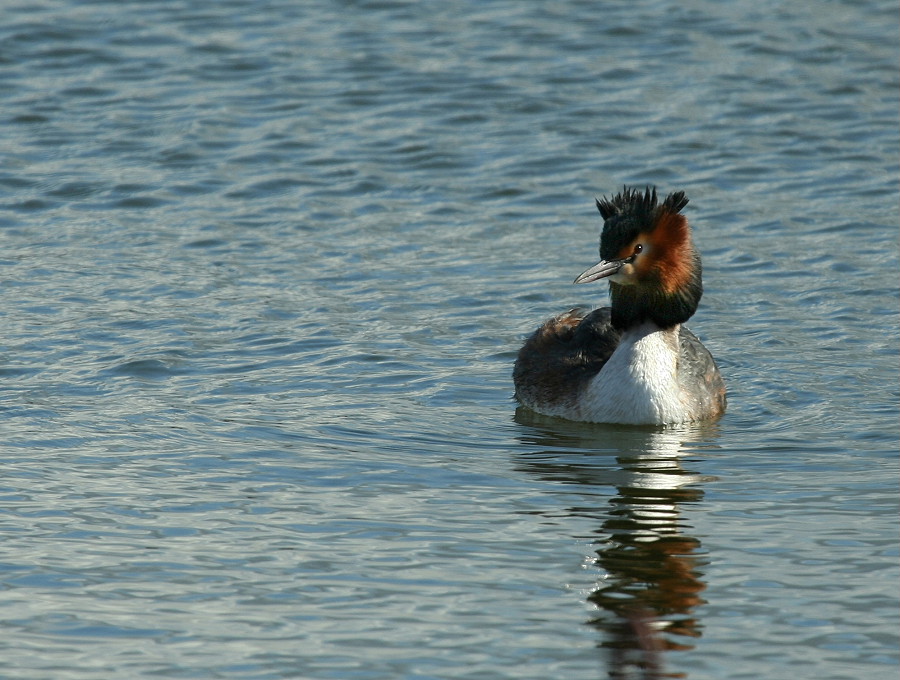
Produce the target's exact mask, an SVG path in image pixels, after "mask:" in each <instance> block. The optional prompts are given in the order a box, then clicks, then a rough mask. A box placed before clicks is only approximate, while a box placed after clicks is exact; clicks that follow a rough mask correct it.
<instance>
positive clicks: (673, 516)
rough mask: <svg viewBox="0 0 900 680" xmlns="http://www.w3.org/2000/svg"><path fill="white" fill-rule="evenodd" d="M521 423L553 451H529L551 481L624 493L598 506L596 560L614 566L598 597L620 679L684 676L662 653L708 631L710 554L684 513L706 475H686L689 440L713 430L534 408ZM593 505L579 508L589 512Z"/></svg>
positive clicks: (594, 597)
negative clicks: (702, 617)
mask: <svg viewBox="0 0 900 680" xmlns="http://www.w3.org/2000/svg"><path fill="white" fill-rule="evenodd" d="M516 420H517V421H518V422H520V423H521V424H527V425H530V426H532V427H534V428H535V429H533V430H531V434H532V435H533V438H532V437H529V443H531V444H539V445H542V446H544V447H545V450H543V451H541V452H540V453H535V454H533V455H531V456H529V455H527V454H526V455H523V456H521V457H520V464H521V467H522V468H523V469H525V470H527V471H528V472H530V473H532V474H535V475H536V476H538V477H540V478H541V479H545V480H554V481H558V482H563V483H568V484H578V485H583V486H587V487H593V488H597V487H602V486H607V487H608V486H613V487H615V489H616V490H617V494H616V495H615V496H614V497H612V498H611V499H610V500H609V502H608V506H607V509H605V510H604V509H603V508H602V507H598V508H593V509H591V510H590V511H589V513H590V514H591V515H592V516H596V517H598V519H600V520H601V525H600V527H599V528H598V529H596V531H595V533H596V534H598V535H600V536H602V538H600V539H599V540H598V541H597V543H596V554H597V556H596V559H595V561H594V563H595V564H596V565H597V566H598V567H599V568H600V569H601V570H602V571H603V572H604V575H603V577H602V579H601V580H600V582H599V583H598V585H597V587H596V588H595V589H594V591H593V592H591V594H590V595H589V596H588V600H589V601H590V602H591V603H592V604H594V605H596V606H597V608H598V615H597V616H596V617H595V618H594V619H593V620H592V621H591V622H590V623H591V625H593V626H594V627H596V628H597V629H598V630H600V631H602V632H603V633H604V635H603V638H602V639H601V643H600V645H601V646H602V647H603V648H606V649H608V650H609V652H610V677H611V678H615V679H616V680H651V679H654V678H666V677H684V676H683V675H678V674H674V675H673V674H666V673H664V672H663V671H662V670H661V668H662V654H663V653H665V652H666V651H670V650H687V649H691V648H692V647H693V643H692V640H693V639H695V638H697V637H699V636H700V634H701V629H702V626H701V624H700V621H699V620H698V619H697V617H696V614H695V609H696V607H697V606H698V605H700V604H703V602H704V600H703V599H702V597H701V593H702V591H703V590H704V589H705V588H706V585H705V583H704V582H703V580H702V576H703V574H702V571H701V570H702V568H703V565H704V564H705V563H706V557H705V555H703V553H702V547H701V545H700V541H699V540H698V539H696V538H694V537H692V536H690V535H689V534H688V533H687V531H688V530H689V529H690V527H689V526H688V525H687V524H686V523H685V521H684V519H683V518H682V516H681V508H682V507H683V506H684V505H686V504H687V505H689V504H692V503H696V502H698V501H700V499H701V498H702V497H703V491H702V488H700V486H699V484H701V483H702V482H703V481H704V479H703V478H702V477H700V476H698V475H694V474H690V473H688V472H686V471H685V470H684V469H683V468H682V466H681V463H680V460H679V457H680V456H681V455H682V453H681V448H682V441H683V440H684V439H686V438H690V439H691V440H693V441H698V440H702V439H704V438H705V436H707V435H708V434H709V433H708V432H707V430H709V429H711V428H710V427H706V428H700V427H698V428H696V429H695V430H682V431H680V432H675V431H672V430H664V431H647V430H642V429H637V428H612V427H608V426H596V425H577V424H573V423H561V422H560V421H558V420H554V419H550V418H545V417H542V416H536V415H535V414H533V413H531V412H530V411H527V410H525V409H520V411H519V412H517V414H516ZM554 445H555V446H556V450H552V449H551V450H547V448H548V447H552V446H554ZM573 451H574V452H573ZM604 453H607V454H611V455H603V454H604ZM585 510H586V509H585V508H584V507H580V508H573V509H572V514H573V515H577V516H580V517H583V516H584V515H585Z"/></svg>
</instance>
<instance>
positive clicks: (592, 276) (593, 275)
mask: <svg viewBox="0 0 900 680" xmlns="http://www.w3.org/2000/svg"><path fill="white" fill-rule="evenodd" d="M623 264H625V262H624V261H623V260H600V262H598V263H597V264H595V265H594V266H593V267H591V268H590V269H588V270H587V271H583V272H581V274H579V275H578V278H577V279H575V283H590V282H591V281H597V280H598V279H605V278H606V277H607V276H612V275H613V274H615V273H616V272H618V271H619V270H620V269H621V268H622V265H623Z"/></svg>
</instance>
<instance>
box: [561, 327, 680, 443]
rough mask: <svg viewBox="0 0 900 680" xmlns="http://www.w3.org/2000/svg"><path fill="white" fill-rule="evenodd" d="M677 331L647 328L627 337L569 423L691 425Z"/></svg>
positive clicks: (593, 383) (598, 376)
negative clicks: (679, 367)
mask: <svg viewBox="0 0 900 680" xmlns="http://www.w3.org/2000/svg"><path fill="white" fill-rule="evenodd" d="M678 329H679V327H677V326H676V327H675V328H674V329H669V330H660V329H659V327H658V326H656V325H655V324H650V323H648V324H644V325H642V326H639V327H637V328H632V329H629V330H628V331H626V332H625V333H624V334H623V335H622V339H621V341H620V343H619V346H618V347H617V348H616V351H615V352H613V355H612V356H611V357H610V358H609V361H607V362H606V364H605V365H604V366H603V368H602V369H601V370H600V372H599V373H598V374H597V375H596V376H595V377H594V378H593V379H592V380H591V381H590V382H589V383H588V385H587V387H586V388H585V390H584V392H583V393H582V395H581V397H580V399H579V400H578V403H577V404H576V405H575V407H574V409H573V411H575V412H576V413H573V414H572V415H570V416H567V417H571V418H573V419H575V420H582V421H588V422H595V423H630V424H657V425H664V424H671V423H681V422H685V421H687V420H690V419H691V418H690V414H689V409H688V408H687V406H686V404H685V401H684V399H683V398H682V393H681V389H680V388H679V386H678V380H677V376H676V369H677V361H678Z"/></svg>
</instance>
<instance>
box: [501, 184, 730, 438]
mask: <svg viewBox="0 0 900 680" xmlns="http://www.w3.org/2000/svg"><path fill="white" fill-rule="evenodd" d="M595 203H596V205H597V209H598V210H599V212H600V215H601V217H602V218H603V227H602V230H601V233H600V262H598V263H597V264H595V265H594V266H592V267H590V268H589V269H587V270H586V271H584V272H583V273H582V274H580V275H579V276H578V277H577V278H576V279H575V283H577V284H582V283H590V282H592V281H600V280H603V279H606V280H607V281H608V283H609V293H610V306H608V307H600V308H597V309H592V310H591V309H586V308H583V307H579V308H575V309H572V310H570V311H568V312H564V313H562V314H559V315H558V316H555V317H553V318H551V319H549V320H548V321H546V322H545V323H544V324H543V325H541V326H540V328H538V329H537V330H536V331H535V332H534V333H533V334H532V335H531V336H530V337H528V339H527V340H526V341H525V343H524V344H523V346H522V348H521V349H520V350H519V353H518V356H517V358H516V362H515V366H514V368H513V382H514V384H515V397H516V399H517V400H518V401H519V403H520V404H522V405H523V406H525V407H527V408H529V409H531V410H532V411H536V412H537V413H540V414H543V415H546V416H555V417H559V418H564V419H566V420H572V421H581V422H592V423H616V424H630V425H677V424H682V423H690V422H699V421H705V420H712V419H716V418H718V417H720V416H721V415H722V414H723V413H724V412H725V407H726V402H727V399H726V391H725V383H724V381H723V379H722V375H721V373H720V372H719V368H718V366H717V365H716V362H715V360H714V359H713V357H712V354H710V352H709V350H707V349H706V347H704V346H703V344H702V343H701V342H700V340H699V339H698V338H697V336H696V335H694V334H693V333H692V332H691V331H690V330H688V329H687V328H686V327H685V326H684V325H683V324H684V323H685V322H686V321H687V320H688V319H689V318H690V317H691V316H693V314H694V312H696V311H697V305H698V304H699V302H700V298H701V296H702V295H703V283H702V277H701V274H702V271H701V264H700V255H699V253H698V252H697V249H696V248H695V246H694V243H693V240H692V237H691V227H690V225H689V223H688V220H687V218H686V217H685V216H684V215H683V214H682V210H683V209H684V207H685V206H686V205H687V204H688V198H687V197H686V196H685V194H684V192H683V191H675V192H672V193H670V194H669V195H668V196H666V197H665V199H664V200H662V201H661V202H660V201H659V198H658V196H657V192H656V187H651V186H646V187H644V189H643V190H641V189H640V188H629V187H628V186H625V187H623V190H622V191H621V192H619V193H618V194H616V195H614V196H611V197H609V198H607V197H604V198H602V199H600V198H598V199H595Z"/></svg>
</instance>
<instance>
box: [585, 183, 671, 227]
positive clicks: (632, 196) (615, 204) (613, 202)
mask: <svg viewBox="0 0 900 680" xmlns="http://www.w3.org/2000/svg"><path fill="white" fill-rule="evenodd" d="M594 201H595V202H596V204H597V210H599V211H600V215H601V216H602V217H603V219H604V220H608V219H609V218H610V217H614V216H615V215H622V214H625V213H628V214H630V215H635V216H638V215H649V214H650V213H652V212H653V211H654V210H656V208H657V206H658V205H659V203H658V199H657V196H656V187H653V186H646V187H644V189H643V191H642V190H641V189H636V188H634V187H627V186H625V187H622V191H620V192H619V193H618V194H616V195H615V196H613V197H612V198H605V197H604V198H596V199H594ZM687 204H688V198H687V196H685V195H684V192H683V191H674V192H672V193H671V194H669V195H668V196H666V199H665V200H664V201H663V203H662V205H663V207H664V208H666V209H668V210H670V211H672V212H673V213H677V212H681V209H682V208H683V207H684V206H686V205H687Z"/></svg>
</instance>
